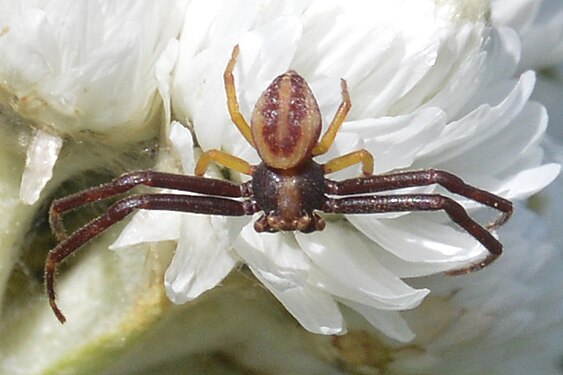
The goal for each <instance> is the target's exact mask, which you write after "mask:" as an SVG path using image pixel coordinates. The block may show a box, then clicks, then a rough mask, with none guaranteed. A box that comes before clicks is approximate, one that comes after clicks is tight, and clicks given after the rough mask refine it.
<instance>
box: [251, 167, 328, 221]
mask: <svg viewBox="0 0 563 375" xmlns="http://www.w3.org/2000/svg"><path fill="white" fill-rule="evenodd" d="M252 190H253V191H254V199H255V201H256V204H257V205H258V207H260V209H261V210H262V211H264V215H263V216H262V217H261V218H260V219H258V220H257V221H256V223H255V229H256V230H257V231H258V232H277V231H294V230H299V231H302V232H313V231H316V230H322V229H323V228H324V221H323V219H322V218H320V217H319V216H318V215H316V214H315V212H314V211H316V210H321V208H322V207H323V204H324V202H325V201H326V197H325V195H324V174H323V169H322V166H320V165H319V164H317V163H315V162H314V161H312V160H311V161H309V162H307V163H305V164H304V165H302V166H301V167H300V168H298V169H287V170H280V169H273V168H271V167H268V166H267V165H266V164H265V163H261V164H259V165H258V166H256V168H255V171H254V173H253V174H252Z"/></svg>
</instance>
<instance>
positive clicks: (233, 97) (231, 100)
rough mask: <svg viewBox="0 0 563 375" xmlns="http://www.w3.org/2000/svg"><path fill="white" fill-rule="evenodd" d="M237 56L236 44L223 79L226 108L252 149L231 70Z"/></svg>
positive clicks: (249, 132) (237, 48) (250, 134)
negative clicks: (225, 92)
mask: <svg viewBox="0 0 563 375" xmlns="http://www.w3.org/2000/svg"><path fill="white" fill-rule="evenodd" d="M238 54H239V46H238V44H237V45H236V46H235V48H233V52H232V54H231V59H230V60H229V63H228V64H227V68H226V69H225V73H224V75H223V79H224V81H225V90H226V91H227V107H228V109H229V115H231V120H232V121H233V123H234V124H235V125H236V127H237V128H238V130H239V131H240V132H241V133H242V135H243V136H244V138H245V139H246V140H247V141H248V143H250V144H251V145H252V146H253V147H254V140H253V139H252V133H251V131H250V126H249V125H248V123H247V122H246V120H245V119H244V116H243V115H242V113H240V109H239V104H238V99H237V91H236V88H235V78H234V76H233V70H234V69H235V64H236V62H237V57H238Z"/></svg>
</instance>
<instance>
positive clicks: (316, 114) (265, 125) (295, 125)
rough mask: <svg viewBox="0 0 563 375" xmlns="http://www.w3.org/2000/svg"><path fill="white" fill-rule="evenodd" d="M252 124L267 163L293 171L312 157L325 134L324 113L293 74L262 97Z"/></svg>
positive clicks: (292, 72) (260, 153)
mask: <svg viewBox="0 0 563 375" xmlns="http://www.w3.org/2000/svg"><path fill="white" fill-rule="evenodd" d="M251 124H252V126H251V131H252V138H253V140H254V144H255V146H256V150H257V151H258V154H259V155H260V158H261V159H262V160H263V161H264V163H266V164H267V165H269V166H270V167H272V168H276V169H290V168H294V167H296V166H298V165H300V164H301V163H303V162H304V161H305V160H307V159H309V158H310V157H311V152H312V150H313V147H315V145H316V144H317V141H318V139H319V135H320V132H321V113H320V111H319V106H318V104H317V100H316V99H315V96H314V95H313V92H312V91H311V89H310V88H309V85H308V84H307V82H306V81H305V79H304V78H303V77H301V76H300V75H299V74H297V73H296V72H294V71H291V70H290V71H288V72H286V73H284V74H282V75H280V76H278V77H277V78H276V79H274V81H273V82H272V83H271V84H270V85H269V86H268V87H267V88H266V90H265V91H264V92H263V93H262V95H261V96H260V98H259V99H258V101H257V102H256V106H255V108H254V112H253V113H252V120H251Z"/></svg>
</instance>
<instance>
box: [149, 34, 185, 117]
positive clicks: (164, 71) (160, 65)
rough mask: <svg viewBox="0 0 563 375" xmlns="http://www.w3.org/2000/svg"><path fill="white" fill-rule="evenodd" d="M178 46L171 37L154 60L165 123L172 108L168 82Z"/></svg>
mask: <svg viewBox="0 0 563 375" xmlns="http://www.w3.org/2000/svg"><path fill="white" fill-rule="evenodd" d="M178 48H179V43H178V40H177V39H171V40H170V41H169V42H168V45H167V46H166V48H165V49H164V51H163V52H162V54H161V55H160V57H159V58H158V60H156V63H155V69H154V70H155V72H154V75H155V77H156V82H157V85H158V92H159V94H160V97H161V98H162V103H163V105H164V122H165V123H166V124H168V123H169V122H170V119H171V117H172V109H171V108H170V105H171V99H170V82H171V80H172V77H171V74H172V70H173V69H174V66H175V65H176V60H177V59H178Z"/></svg>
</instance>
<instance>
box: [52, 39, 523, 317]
mask: <svg viewBox="0 0 563 375" xmlns="http://www.w3.org/2000/svg"><path fill="white" fill-rule="evenodd" d="M238 53H239V48H238V46H236V47H235V48H234V49H233V52H232V55H231V59H230V60H229V63H228V64H227V68H226V70H225V73H224V79H225V88H226V92H227V105H228V109H229V114H230V116H231V119H232V121H233V123H234V124H235V125H236V126H237V128H238V130H239V131H240V132H241V133H242V135H243V136H244V138H245V139H246V140H247V141H248V142H249V143H250V144H251V145H252V146H253V147H254V148H255V149H256V151H257V152H258V155H259V156H260V158H261V160H262V162H261V163H260V164H258V165H250V164H249V163H248V162H246V161H245V160H243V159H240V158H238V157H236V156H233V155H230V154H228V153H225V152H223V151H220V150H216V149H214V150H209V151H206V152H204V153H203V154H202V156H201V157H200V159H199V161H198V163H197V165H196V167H195V176H188V175H180V174H172V173H164V172H157V171H150V170H149V171H138V172H131V173H126V174H124V175H121V176H120V177H117V178H116V179H114V180H112V181H111V182H109V183H106V184H104V185H101V186H98V187H94V188H91V189H88V190H84V191H81V192H78V193H76V194H73V195H70V196H67V197H64V198H61V199H57V200H55V201H53V203H52V205H51V209H50V212H49V219H50V223H51V227H52V229H53V232H54V234H55V236H56V237H57V239H58V240H59V244H58V245H57V246H56V247H55V248H54V249H52V250H51V251H50V252H49V254H48V256H47V260H46V263H45V285H46V290H47V295H48V298H49V303H50V305H51V308H52V309H53V312H54V313H55V315H56V317H57V318H58V320H59V321H60V322H61V323H64V322H65V320H66V319H65V316H64V315H63V313H62V312H61V310H60V309H59V308H58V306H57V304H56V299H55V289H54V284H55V272H56V269H57V266H58V265H59V264H60V263H61V262H62V261H63V260H64V259H65V258H66V257H68V256H69V255H70V254H72V253H74V252H75V251H76V250H77V249H79V248H80V247H81V246H82V245H84V244H85V243H86V242H88V241H89V240H90V239H92V238H93V237H94V236H96V235H98V234H100V233H101V232H103V231H104V230H106V229H107V228H108V227H110V226H112V225H113V224H115V223H117V222H119V221H120V220H122V219H124V218H125V217H126V216H127V215H129V214H130V213H131V212H132V211H134V210H136V209H147V210H168V211H181V212H191V213H199V214H208V215H225V216H243V215H253V214H255V213H257V212H263V213H262V215H261V216H260V217H259V218H258V219H257V220H256V221H255V222H254V229H255V230H256V231H258V232H278V231H295V230H298V231H301V232H305V233H310V232H314V231H319V230H323V229H324V227H325V221H324V220H323V218H322V217H321V216H319V215H318V212H325V213H337V214H373V213H383V212H399V211H438V210H443V211H445V212H446V214H447V215H448V216H449V217H450V219H451V220H452V221H454V222H455V223H456V224H458V225H459V226H460V227H461V228H463V229H465V230H466V231H467V232H468V233H469V234H470V235H472V236H473V237H474V238H475V239H476V240H477V241H479V242H480V243H481V244H482V245H483V246H484V247H485V248H487V250H488V251H489V254H488V256H487V257H486V258H485V259H483V260H481V261H480V262H478V263H475V264H470V265H468V266H467V267H465V268H461V269H456V270H453V271H449V273H450V274H463V273H468V272H472V271H476V270H479V269H481V268H483V267H485V266H487V265H488V264H490V263H491V262H493V261H494V260H495V259H496V258H498V257H499V256H500V254H501V253H502V244H501V243H500V242H499V241H498V240H497V239H496V238H495V237H494V236H493V235H492V234H491V233H490V231H491V230H492V229H494V228H497V227H498V226H500V225H502V224H503V223H504V222H506V221H507V220H508V218H509V217H510V215H511V214H512V203H511V202H510V201H508V200H506V199H503V198H501V197H499V196H497V195H495V194H492V193H490V192H487V191H484V190H481V189H478V188H476V187H473V186H470V185H467V184H466V183H464V182H463V181H462V180H461V179H460V178H459V177H457V176H455V175H453V174H451V173H448V172H446V171H441V170H435V169H426V170H417V171H406V172H399V173H389V174H382V175H373V174H372V173H373V166H374V164H373V163H374V162H373V157H372V155H371V154H370V153H369V152H368V151H366V150H357V151H354V152H351V153H348V154H346V155H342V156H339V157H337V158H335V159H332V160H329V161H328V162H326V163H324V164H319V163H317V162H315V161H314V160H313V158H314V157H315V156H318V155H321V154H324V153H326V152H327V151H328V149H329V148H330V146H331V145H332V143H333V141H334V139H335V137H336V134H337V132H338V129H339V128H340V126H341V125H342V123H343V121H344V119H345V117H346V115H347V113H348V111H349V110H350V107H351V102H350V97H349V95H348V90H347V87H346V81H344V80H342V81H341V86H342V102H341V104H340V106H339V107H338V110H337V111H336V114H335V116H334V118H333V120H332V121H331V123H330V124H329V126H328V128H327V130H326V132H325V133H324V134H323V135H322V137H321V114H320V111H319V107H318V104H317V101H316V99H315V97H314V95H313V93H312V91H311V89H310V88H309V86H308V84H307V83H306V82H305V79H304V78H303V77H301V76H300V75H299V74H297V73H296V72H294V71H291V70H290V71H288V72H286V73H284V74H282V75H280V76H278V77H277V78H275V79H274V80H273V82H272V83H271V84H270V85H269V86H268V87H267V88H266V90H265V91H264V92H263V93H262V95H261V96H260V98H259V99H258V101H257V103H256V106H255V108H254V111H253V113H252V119H251V122H250V123H251V125H249V124H248V123H247V122H246V120H245V119H244V117H243V115H242V114H241V113H240V111H239V105H238V100H237V96H236V90H235V84H234V77H233V69H234V67H235V63H236V60H237V56H238ZM211 162H214V163H217V164H220V165H223V166H224V167H227V168H230V169H232V170H235V171H237V172H240V173H242V174H246V175H249V176H251V180H250V181H248V182H244V183H242V184H236V183H233V182H230V181H226V180H220V179H214V178H207V177H203V174H204V173H205V172H206V170H207V168H208V166H209V164H210V163H211ZM355 164H361V166H362V171H363V174H364V176H362V177H358V178H351V179H347V180H343V181H334V180H330V179H327V178H325V175H326V174H329V173H332V172H336V171H339V170H341V169H344V168H347V167H349V166H352V165H355ZM432 184H438V185H441V186H442V187H443V188H445V189H447V190H448V191H450V192H452V193H454V194H458V195H462V196H465V197H467V198H469V199H472V200H474V201H477V202H479V203H481V204H483V205H486V206H489V207H493V208H495V209H497V210H499V211H500V212H501V214H500V215H499V217H498V218H497V219H496V220H495V221H493V222H492V223H490V224H488V225H486V226H481V225H480V224H478V223H477V222H475V221H474V220H473V219H471V218H470V217H469V216H468V214H467V212H466V211H465V209H464V208H463V207H462V206H461V205H460V204H459V203H457V202H455V201H454V200H453V199H451V198H449V197H447V196H443V195H440V194H390V195H376V194H374V193H379V192H382V191H390V190H395V189H401V188H408V187H416V186H426V185H432ZM138 185H145V186H149V187H156V188H165V189H172V190H179V191H183V192H189V193H196V194H197V195H189V194H170V193H152V194H140V195H134V196H129V197H125V198H123V199H121V200H119V201H117V202H116V203H114V204H113V205H111V206H110V207H109V208H108V209H107V211H106V212H105V213H104V214H102V215H101V216H99V217H97V218H95V219H93V220H92V221H90V222H89V223H87V224H86V225H84V226H83V227H81V228H80V229H78V230H76V231H75V232H74V233H72V234H70V235H67V233H66V231H65V228H64V225H63V223H62V215H63V214H64V213H66V212H68V211H71V210H74V209H76V208H78V207H80V206H83V205H85V204H88V203H92V202H96V201H99V200H103V199H107V198H110V197H113V196H115V195H118V194H122V193H125V192H127V191H129V190H131V189H133V188H134V187H135V186H138Z"/></svg>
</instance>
